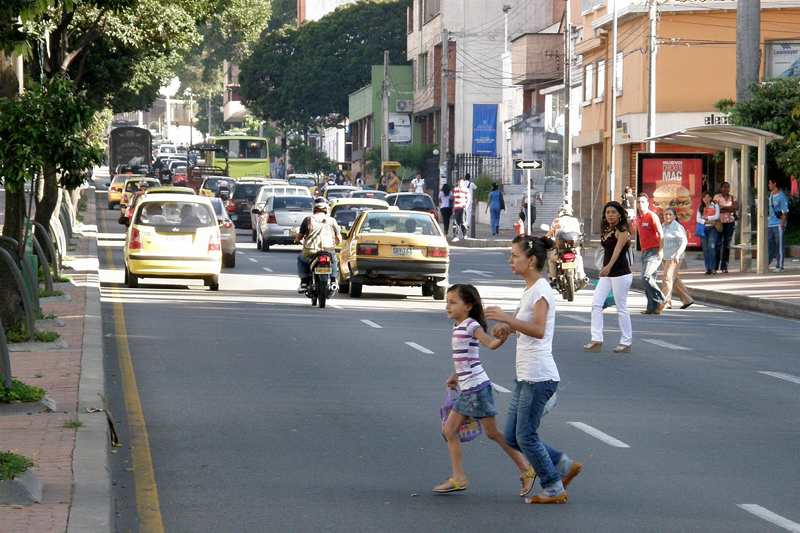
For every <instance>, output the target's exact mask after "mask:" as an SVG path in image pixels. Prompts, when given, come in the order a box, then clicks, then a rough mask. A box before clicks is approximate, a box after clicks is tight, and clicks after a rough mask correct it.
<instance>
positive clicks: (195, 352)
mask: <svg viewBox="0 0 800 533" xmlns="http://www.w3.org/2000/svg"><path fill="white" fill-rule="evenodd" d="M97 199H98V201H97V206H98V209H99V211H98V215H99V218H100V219H101V220H100V221H99V224H100V232H101V234H100V241H99V244H100V248H99V250H100V254H101V265H102V272H101V281H102V283H103V288H102V295H103V302H104V303H103V316H104V321H105V323H104V327H105V335H106V340H107V346H106V356H107V367H108V374H109V375H108V378H109V381H108V384H109V385H108V387H109V390H108V398H109V405H110V407H111V410H112V412H113V413H114V416H115V418H116V420H117V424H118V426H119V430H120V434H121V438H122V441H123V446H122V447H121V448H119V449H118V450H117V451H115V453H114V457H113V464H114V470H113V475H114V485H115V491H114V498H115V503H116V514H117V521H116V528H117V530H118V531H136V530H138V529H139V522H138V520H137V507H136V501H135V492H134V482H133V474H134V472H132V468H131V464H132V463H131V454H130V431H129V428H128V425H127V420H126V417H125V415H124V408H123V407H122V392H121V387H120V374H119V367H118V357H117V356H118V353H117V348H116V343H115V340H116V339H115V338H114V337H113V335H114V332H115V329H114V322H113V308H112V302H114V301H120V302H121V303H122V304H123V309H124V320H125V326H126V328H127V335H128V336H127V343H128V346H129V349H130V354H131V357H132V360H133V365H134V369H135V376H136V379H137V382H138V395H139V397H140V398H141V403H142V408H143V413H144V420H145V422H146V427H147V431H148V434H149V444H150V450H151V455H152V461H153V466H154V471H155V482H156V484H157V490H158V497H159V502H160V513H161V516H162V517H163V523H164V526H165V529H166V530H167V531H170V532H172V531H176V532H205V531H208V532H228V531H230V532H234V531H235V532H250V531H252V532H260V531H278V532H284V531H293V532H294V531H298V532H305V531H380V532H384V531H398V532H407V531H412V530H413V531H418V532H427V531H431V532H437V531H455V530H466V531H475V530H479V529H492V530H496V531H511V530H516V529H519V528H521V530H522V531H530V530H533V529H534V528H536V529H537V530H541V531H548V530H549V531H589V530H591V531H614V532H621V531H626V532H627V531H630V532H643V531H653V532H663V531H703V532H709V531H719V532H730V531H772V530H775V531H781V530H785V529H780V527H779V526H776V525H774V523H773V522H779V521H780V519H781V518H783V519H784V520H789V521H792V520H793V521H794V522H795V523H796V522H800V507H798V494H800V481H798V480H800V468H799V467H798V464H800V451H798V450H800V448H799V447H798V443H799V442H800V410H799V409H798V408H799V407H800V378H798V377H797V376H800V360H799V359H798V357H797V338H798V336H797V331H798V324H797V322H793V321H787V320H781V319H776V318H771V317H764V316H760V315H754V314H749V313H743V312H739V311H730V310H726V309H717V308H711V307H704V306H701V305H696V306H694V307H693V308H692V309H691V310H687V311H671V312H667V313H666V314H665V315H664V316H661V317H652V316H646V317H645V316H641V315H639V314H638V312H639V311H640V310H641V309H643V303H644V301H643V298H642V296H641V295H639V294H635V295H633V296H632V301H631V304H632V310H633V313H634V316H633V326H634V335H635V340H634V351H633V353H632V354H628V355H624V356H618V355H613V354H612V353H611V352H610V349H611V347H613V345H614V344H615V341H616V337H617V335H618V334H619V333H618V330H617V329H616V319H615V317H614V316H613V315H610V316H607V318H606V332H607V334H608V337H607V339H606V344H607V349H606V351H605V353H600V354H587V353H584V352H583V351H582V350H581V345H582V344H583V343H584V342H587V341H588V336H589V334H588V319H589V301H590V297H591V295H590V293H589V292H588V291H583V292H581V293H579V295H578V297H577V299H576V301H575V302H573V303H567V302H563V301H561V300H560V299H559V300H558V315H557V329H556V339H555V342H554V349H555V353H556V361H557V363H558V365H559V370H560V372H561V376H562V379H563V381H562V383H561V386H560V388H559V405H558V407H557V408H556V409H555V410H554V411H553V412H552V413H551V414H550V415H548V416H547V417H546V418H545V420H544V422H543V425H542V427H541V431H540V433H541V434H542V436H543V438H544V439H545V440H546V441H547V442H549V443H551V444H553V445H554V446H556V447H558V448H561V449H563V450H564V451H566V452H567V453H569V454H570V455H571V456H572V457H573V458H575V459H577V460H579V461H582V462H584V464H585V470H584V473H583V474H581V475H580V476H579V477H578V478H577V479H576V480H575V481H574V483H573V484H572V486H571V487H570V490H569V493H570V502H569V503H568V504H567V505H564V506H531V505H524V504H522V503H521V502H520V498H519V497H518V496H516V492H517V491H518V480H517V474H516V472H515V468H514V467H513V464H512V463H511V462H510V461H509V460H508V459H507V458H506V457H505V456H504V455H503V454H502V452H501V451H500V449H499V448H498V447H497V446H496V445H495V444H493V443H491V442H489V441H487V440H486V439H485V438H481V439H480V440H477V441H474V442H472V443H469V444H466V445H465V466H466V469H467V474H468V476H469V479H470V482H471V485H470V488H469V490H468V491H466V492H464V493H460V494H455V495H449V496H439V495H434V494H432V493H431V492H430V489H431V487H432V486H433V485H434V484H436V483H438V482H440V481H442V480H444V479H445V478H447V476H448V475H449V467H448V464H449V463H448V458H447V451H446V447H445V445H444V443H443V441H442V438H441V436H440V435H439V419H438V408H439V405H440V403H441V401H442V399H443V395H444V386H443V382H444V380H445V378H446V377H447V375H448V374H449V372H450V371H451V368H452V363H451V361H450V354H449V342H450V328H451V325H450V324H449V323H448V319H447V317H446V315H445V313H444V306H443V304H442V303H441V302H434V301H433V300H432V299H431V298H423V297H422V296H421V295H420V293H419V292H418V290H416V289H415V290H410V289H383V288H374V287H365V290H364V297H363V298H362V299H360V300H354V299H350V298H348V297H346V296H345V297H342V296H339V297H337V298H335V299H334V300H332V301H331V302H330V304H331V306H330V307H329V308H328V309H325V310H320V309H316V308H312V307H311V305H310V302H309V301H308V300H306V299H304V298H301V297H300V296H299V295H297V294H296V292H295V288H296V285H297V279H296V276H295V274H294V265H295V257H296V249H292V248H288V247H287V248H281V247H275V248H274V251H272V252H269V253H264V252H260V251H257V250H256V249H255V246H254V245H253V244H252V243H250V242H249V234H248V233H246V232H241V233H240V248H239V252H240V253H239V255H238V256H237V266H236V268H235V269H226V270H225V271H224V273H223V275H222V276H221V282H220V286H221V289H220V291H219V292H218V293H212V292H210V291H207V290H205V288H203V287H202V285H201V284H200V282H197V284H196V285H195V284H193V285H192V286H191V287H189V288H187V287H186V286H185V285H175V284H174V283H172V284H170V283H169V282H167V284H154V283H152V284H151V283H147V282H145V283H143V284H142V285H141V286H140V288H138V289H127V288H124V287H122V285H121V283H122V276H123V275H122V260H121V253H120V252H121V246H122V240H121V239H122V231H121V226H119V225H117V223H116V214H112V213H109V212H108V211H107V210H106V209H105V193H104V192H98V194H97ZM106 250H108V251H110V255H111V260H110V261H109V260H108V258H107V256H106V254H107V252H106ZM451 257H452V262H451V282H470V283H474V284H475V285H477V286H478V288H479V289H480V291H481V294H482V295H483V297H484V299H485V300H486V301H487V302H488V303H497V304H499V305H502V306H504V307H507V308H509V309H513V308H514V307H515V306H516V303H517V299H518V297H519V293H520V291H521V288H522V283H521V282H519V281H517V280H515V279H513V277H512V276H511V274H510V272H509V268H508V267H507V265H506V264H505V252H504V251H503V250H499V249H498V250H491V249H488V250H486V249H479V250H467V249H454V250H453V251H452V256H451ZM376 326H377V327H376ZM408 343H414V344H412V345H410V344H408ZM415 345H416V347H415ZM420 348H421V349H422V350H420ZM427 352H433V353H427ZM482 357H483V359H484V366H485V367H486V369H487V372H488V373H489V375H490V376H491V378H492V380H493V381H494V382H495V383H496V384H497V385H499V386H501V387H504V388H511V387H512V385H513V379H514V368H513V361H514V345H513V343H508V344H507V345H506V346H503V347H502V348H501V349H499V350H497V351H496V352H491V351H489V350H486V349H484V350H482ZM761 372H774V373H777V374H763V373H761ZM792 379H794V380H795V381H792ZM496 399H497V403H498V408H499V409H500V411H501V415H500V416H499V417H498V422H499V423H500V424H502V422H503V421H504V420H505V414H504V412H505V409H506V407H507V405H508V399H509V395H508V394H503V393H496ZM581 428H583V429H581ZM593 429H594V430H599V432H601V433H597V432H596V431H593ZM584 430H588V431H589V432H591V433H594V435H592V434H589V433H587V432H586V431H584ZM598 437H599V438H598ZM613 439H616V442H615V441H614V440H613ZM610 443H611V444H615V445H611V444H610ZM625 446H627V447H625ZM744 504H752V505H756V506H760V507H750V508H749V509H751V511H752V512H748V511H746V510H744V509H743V508H741V507H739V506H740V505H744ZM770 512H771V513H774V515H770V514H769V513H770ZM754 513H756V514H760V515H761V516H757V515H756V514H754ZM769 520H772V521H773V522H770V521H769ZM787 524H788V526H787ZM795 525H796V524H795ZM785 527H792V526H791V523H790V522H785V523H784V528H785Z"/></svg>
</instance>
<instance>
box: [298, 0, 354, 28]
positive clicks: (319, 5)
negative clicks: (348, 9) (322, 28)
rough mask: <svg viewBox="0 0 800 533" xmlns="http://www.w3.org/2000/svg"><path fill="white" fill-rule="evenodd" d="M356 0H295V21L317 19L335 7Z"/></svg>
mask: <svg viewBox="0 0 800 533" xmlns="http://www.w3.org/2000/svg"><path fill="white" fill-rule="evenodd" d="M356 1H357V0H297V23H298V24H303V23H304V22H308V21H313V20H319V19H321V18H322V17H324V16H325V15H327V14H328V13H330V12H331V11H333V10H335V9H336V8H337V7H341V6H344V5H347V4H355V3H356Z"/></svg>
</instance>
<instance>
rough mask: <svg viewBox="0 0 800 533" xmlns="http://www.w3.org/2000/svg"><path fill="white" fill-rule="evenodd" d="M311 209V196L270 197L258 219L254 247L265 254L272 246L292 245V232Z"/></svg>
mask: <svg viewBox="0 0 800 533" xmlns="http://www.w3.org/2000/svg"><path fill="white" fill-rule="evenodd" d="M313 209H314V200H313V198H311V196H305V195H304V196H270V197H269V199H268V200H267V204H266V206H265V207H264V210H263V214H262V216H261V217H259V224H258V228H257V230H256V247H257V248H258V249H259V250H262V251H264V252H267V251H269V247H270V246H271V245H273V244H294V235H293V230H294V229H296V228H297V227H299V226H300V224H302V223H303V219H305V218H306V217H307V216H311V214H312V212H313Z"/></svg>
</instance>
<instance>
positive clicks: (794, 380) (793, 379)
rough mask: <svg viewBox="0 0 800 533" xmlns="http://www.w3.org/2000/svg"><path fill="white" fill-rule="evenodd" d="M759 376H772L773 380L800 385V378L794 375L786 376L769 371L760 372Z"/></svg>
mask: <svg viewBox="0 0 800 533" xmlns="http://www.w3.org/2000/svg"><path fill="white" fill-rule="evenodd" d="M758 373H759V374H764V375H765V376H772V377H773V378H778V379H782V380H784V381H789V382H791V383H797V384H798V385H800V377H798V376H793V375H792V374H786V373H784V372H770V371H769V370H759V371H758Z"/></svg>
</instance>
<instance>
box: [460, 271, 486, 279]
mask: <svg viewBox="0 0 800 533" xmlns="http://www.w3.org/2000/svg"><path fill="white" fill-rule="evenodd" d="M461 272H462V273H464V274H475V275H476V276H480V277H482V278H491V277H494V274H493V273H492V272H489V271H488V270H462V271H461Z"/></svg>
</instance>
